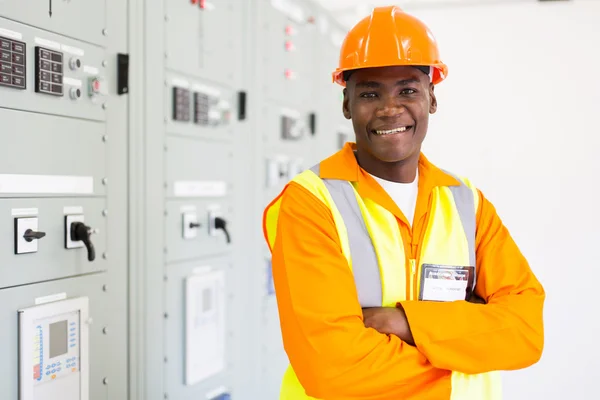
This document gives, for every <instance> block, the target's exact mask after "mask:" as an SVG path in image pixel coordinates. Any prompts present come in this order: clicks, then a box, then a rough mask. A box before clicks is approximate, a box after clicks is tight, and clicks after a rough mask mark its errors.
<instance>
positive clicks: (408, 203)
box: [371, 171, 419, 226]
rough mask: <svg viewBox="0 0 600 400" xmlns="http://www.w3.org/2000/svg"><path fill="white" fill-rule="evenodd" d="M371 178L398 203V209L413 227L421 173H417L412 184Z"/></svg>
mask: <svg viewBox="0 0 600 400" xmlns="http://www.w3.org/2000/svg"><path fill="white" fill-rule="evenodd" d="M371 176H372V177H373V179H375V180H376V181H377V182H378V183H379V184H380V185H381V187H382V188H383V189H384V190H385V191H386V192H387V193H388V195H389V196H390V197H391V198H392V200H394V201H395V202H396V204H397V205H398V208H399V209H400V210H401V211H402V213H403V214H404V216H405V217H406V219H408V222H409V223H410V224H411V226H412V224H413V219H414V217H415V207H416V204H417V194H418V192H419V172H418V171H417V174H416V176H415V180H414V181H413V182H411V183H399V182H391V181H386V180H385V179H381V178H378V177H376V176H373V175H371Z"/></svg>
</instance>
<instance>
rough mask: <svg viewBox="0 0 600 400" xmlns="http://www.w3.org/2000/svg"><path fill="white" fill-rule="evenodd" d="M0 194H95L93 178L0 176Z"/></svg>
mask: <svg viewBox="0 0 600 400" xmlns="http://www.w3.org/2000/svg"><path fill="white" fill-rule="evenodd" d="M0 193H3V194H8V193H13V194H16V193H30V194H31V193H38V194H49V193H52V194H94V178H93V177H91V176H58V175H18V174H0Z"/></svg>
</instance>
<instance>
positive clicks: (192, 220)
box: [181, 211, 200, 239]
mask: <svg viewBox="0 0 600 400" xmlns="http://www.w3.org/2000/svg"><path fill="white" fill-rule="evenodd" d="M181 220H182V225H183V226H182V235H183V238H184V239H193V238H195V237H197V236H198V228H200V223H199V222H198V214H197V213H196V212H195V211H188V212H184V213H183V214H182V215H181Z"/></svg>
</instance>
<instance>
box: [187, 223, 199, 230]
mask: <svg viewBox="0 0 600 400" xmlns="http://www.w3.org/2000/svg"><path fill="white" fill-rule="evenodd" d="M200 226H201V225H200V223H199V222H190V229H194V228H200Z"/></svg>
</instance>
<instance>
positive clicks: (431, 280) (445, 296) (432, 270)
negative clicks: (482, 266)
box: [419, 264, 475, 301]
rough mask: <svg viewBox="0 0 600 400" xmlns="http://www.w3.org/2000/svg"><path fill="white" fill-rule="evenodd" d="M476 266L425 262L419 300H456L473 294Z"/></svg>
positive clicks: (422, 269) (422, 268)
mask: <svg viewBox="0 0 600 400" xmlns="http://www.w3.org/2000/svg"><path fill="white" fill-rule="evenodd" d="M474 278H475V267H460V266H452V265H434V264H423V266H422V267H421V290H420V292H419V300H425V301H456V300H466V299H467V298H469V296H470V295H471V291H472V289H473V280H474Z"/></svg>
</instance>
